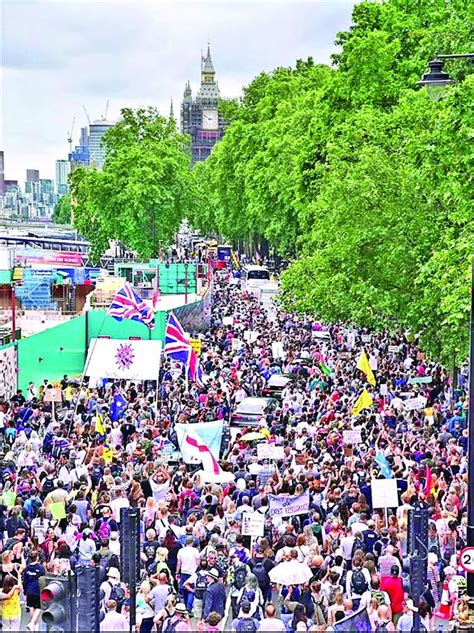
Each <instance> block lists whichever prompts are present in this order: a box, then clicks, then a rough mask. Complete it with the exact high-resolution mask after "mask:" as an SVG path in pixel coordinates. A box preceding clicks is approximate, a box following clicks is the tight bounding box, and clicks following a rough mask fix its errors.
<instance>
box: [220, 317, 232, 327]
mask: <svg viewBox="0 0 474 633" xmlns="http://www.w3.org/2000/svg"><path fill="white" fill-rule="evenodd" d="M222 325H234V317H231V316H225V317H223V318H222Z"/></svg>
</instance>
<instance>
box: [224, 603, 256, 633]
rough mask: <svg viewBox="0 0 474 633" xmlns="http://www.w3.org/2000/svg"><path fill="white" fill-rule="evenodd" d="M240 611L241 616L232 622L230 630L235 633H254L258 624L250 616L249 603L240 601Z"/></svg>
mask: <svg viewBox="0 0 474 633" xmlns="http://www.w3.org/2000/svg"><path fill="white" fill-rule="evenodd" d="M240 611H241V616H240V617H239V618H235V619H234V620H233V621H232V625H231V630H232V631H235V632H236V633H255V631H257V630H258V627H259V626H260V623H259V621H258V620H257V619H256V618H252V616H251V615H250V602H249V601H248V600H243V601H242V603H241V605H240Z"/></svg>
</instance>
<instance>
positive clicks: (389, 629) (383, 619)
mask: <svg viewBox="0 0 474 633" xmlns="http://www.w3.org/2000/svg"><path fill="white" fill-rule="evenodd" d="M389 614H390V611H389V608H388V607H387V606H386V605H382V606H380V607H379V609H378V611H377V625H376V627H375V633H393V632H394V631H396V628H395V624H394V623H393V622H392V620H391V619H390V617H389Z"/></svg>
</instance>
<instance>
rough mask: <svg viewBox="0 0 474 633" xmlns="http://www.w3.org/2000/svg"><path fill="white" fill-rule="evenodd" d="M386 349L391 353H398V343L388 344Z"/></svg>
mask: <svg viewBox="0 0 474 633" xmlns="http://www.w3.org/2000/svg"><path fill="white" fill-rule="evenodd" d="M388 351H389V352H390V353H391V354H398V352H399V351H400V345H389V346H388Z"/></svg>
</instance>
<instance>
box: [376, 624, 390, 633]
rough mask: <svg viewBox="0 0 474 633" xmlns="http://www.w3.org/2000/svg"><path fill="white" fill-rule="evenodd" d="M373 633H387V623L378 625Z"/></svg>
mask: <svg viewBox="0 0 474 633" xmlns="http://www.w3.org/2000/svg"><path fill="white" fill-rule="evenodd" d="M375 633H388V629H387V623H386V622H381V623H380V624H378V625H377V627H376V629H375Z"/></svg>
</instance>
